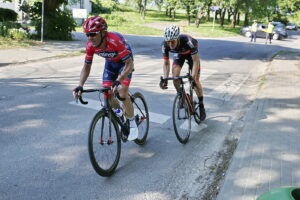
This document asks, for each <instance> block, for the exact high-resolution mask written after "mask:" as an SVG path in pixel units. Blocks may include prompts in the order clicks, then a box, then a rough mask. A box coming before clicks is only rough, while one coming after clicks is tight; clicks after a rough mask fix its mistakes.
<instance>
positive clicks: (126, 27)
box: [0, 8, 240, 49]
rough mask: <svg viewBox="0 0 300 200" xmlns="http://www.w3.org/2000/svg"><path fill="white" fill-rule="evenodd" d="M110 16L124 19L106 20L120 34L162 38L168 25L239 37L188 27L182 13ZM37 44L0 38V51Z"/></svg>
mask: <svg viewBox="0 0 300 200" xmlns="http://www.w3.org/2000/svg"><path fill="white" fill-rule="evenodd" d="M111 15H117V16H121V17H122V18H123V19H125V22H122V23H120V24H118V25H116V23H114V22H113V21H110V20H109V19H108V20H107V23H108V31H116V32H120V33H122V34H133V35H153V36H162V35H163V28H164V27H166V26H168V25H170V24H177V25H179V26H180V27H181V32H182V33H187V34H190V35H192V36H194V37H231V36H237V35H239V32H240V27H239V26H237V27H236V28H231V27H230V26H229V25H228V24H225V25H224V28H222V27H220V25H219V24H218V22H216V23H215V26H214V31H212V22H207V23H202V24H200V26H199V27H198V28H197V27H196V26H195V24H194V23H191V24H190V25H189V26H188V25H187V19H186V16H185V14H184V13H182V12H178V13H177V14H176V19H174V20H173V19H172V18H169V17H167V16H165V12H164V11H161V12H159V11H155V10H147V12H146V17H145V19H142V18H141V16H140V14H139V13H138V12H137V11H136V10H132V9H127V8H126V9H123V11H116V12H113V13H112V14H111ZM104 16H105V15H104ZM226 22H227V20H226ZM151 23H152V24H153V23H157V24H159V25H160V26H159V27H157V26H153V25H152V26H150V25H149V24H151ZM113 24H115V25H113ZM76 31H78V32H82V27H81V26H78V27H76ZM38 44H40V42H38V41H34V40H22V41H15V40H10V39H6V38H1V37H0V49H4V48H15V47H28V46H31V45H38Z"/></svg>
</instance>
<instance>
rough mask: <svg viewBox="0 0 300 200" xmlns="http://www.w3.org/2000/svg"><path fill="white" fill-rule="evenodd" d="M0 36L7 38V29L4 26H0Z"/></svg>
mask: <svg viewBox="0 0 300 200" xmlns="http://www.w3.org/2000/svg"><path fill="white" fill-rule="evenodd" d="M0 36H2V37H7V36H8V28H7V27H6V26H5V25H2V24H1V25H0Z"/></svg>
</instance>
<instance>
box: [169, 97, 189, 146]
mask: <svg viewBox="0 0 300 200" xmlns="http://www.w3.org/2000/svg"><path fill="white" fill-rule="evenodd" d="M184 96H185V95H184V94H183V95H181V94H177V95H176V97H175V100H174V104H173V116H172V117H173V126H174V131H175V134H176V137H177V139H178V141H179V142H180V143H182V144H185V143H187V141H188V140H189V137H190V133H191V113H190V112H189V106H188V103H187V101H186V100H185V99H184Z"/></svg>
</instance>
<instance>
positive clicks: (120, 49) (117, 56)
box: [85, 32, 132, 64]
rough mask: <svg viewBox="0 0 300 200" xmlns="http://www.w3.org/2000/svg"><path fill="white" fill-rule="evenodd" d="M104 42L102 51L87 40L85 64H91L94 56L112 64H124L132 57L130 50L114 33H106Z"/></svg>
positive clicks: (118, 35)
mask: <svg viewBox="0 0 300 200" xmlns="http://www.w3.org/2000/svg"><path fill="white" fill-rule="evenodd" d="M105 40H106V45H105V48H103V49H101V48H98V47H94V46H93V45H92V44H91V42H90V41H89V40H88V41H87V43H86V56H85V62H86V63H88V64H90V63H92V62H93V56H94V54H97V55H99V56H101V57H103V58H105V59H106V60H110V61H112V62H120V61H123V62H124V61H125V60H127V59H128V58H130V57H132V52H131V48H130V46H129V44H128V43H126V40H125V39H124V37H123V36H122V35H121V34H119V33H116V32H107V33H106V36H105Z"/></svg>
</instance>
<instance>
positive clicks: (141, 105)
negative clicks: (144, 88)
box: [132, 92, 149, 145]
mask: <svg viewBox="0 0 300 200" xmlns="http://www.w3.org/2000/svg"><path fill="white" fill-rule="evenodd" d="M132 98H133V102H132V103H133V108H134V116H135V120H136V123H137V126H138V129H139V135H138V138H137V139H136V140H134V142H135V143H136V144H139V145H143V144H145V143H146V139H147V135H148V131H149V112H148V106H147V103H146V100H145V98H144V96H143V95H142V94H141V93H140V92H136V93H134V94H133V95H132Z"/></svg>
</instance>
